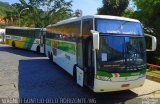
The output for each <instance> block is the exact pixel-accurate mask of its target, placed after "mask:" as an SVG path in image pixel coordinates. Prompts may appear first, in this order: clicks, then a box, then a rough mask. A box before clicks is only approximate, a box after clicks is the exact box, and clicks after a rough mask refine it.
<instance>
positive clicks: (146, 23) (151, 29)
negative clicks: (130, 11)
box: [133, 0, 160, 65]
mask: <svg viewBox="0 0 160 104" xmlns="http://www.w3.org/2000/svg"><path fill="white" fill-rule="evenodd" d="M134 3H135V5H136V6H137V10H136V11H135V12H134V15H133V17H134V18H136V19H139V20H140V21H141V22H142V24H143V27H144V32H145V33H148V34H151V35H154V36H156V37H157V40H158V41H157V42H158V44H157V50H156V52H148V53H147V56H148V57H147V58H148V62H149V63H154V64H158V65H160V54H159V53H160V18H159V17H160V0H134ZM147 43H148V42H147ZM153 54H154V55H153Z"/></svg>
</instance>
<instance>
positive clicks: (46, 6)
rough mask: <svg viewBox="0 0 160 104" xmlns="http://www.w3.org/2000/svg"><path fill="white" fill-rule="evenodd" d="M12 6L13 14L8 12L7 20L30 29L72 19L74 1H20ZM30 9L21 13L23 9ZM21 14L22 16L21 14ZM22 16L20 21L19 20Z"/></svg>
mask: <svg viewBox="0 0 160 104" xmlns="http://www.w3.org/2000/svg"><path fill="white" fill-rule="evenodd" d="M19 1H20V3H15V4H12V5H11V8H12V10H13V11H12V12H6V11H5V13H6V16H5V18H11V17H12V18H13V19H14V20H15V21H14V25H18V22H19V20H20V23H21V26H28V27H46V26H47V25H49V24H52V23H55V22H57V21H60V20H63V19H67V18H69V17H71V16H72V15H71V13H72V9H71V6H72V1H67V2H66V1H65V0H28V2H26V0H19ZM25 8H29V10H25V11H23V12H21V11H22V10H23V9H25ZM20 12H21V14H20ZM19 15H20V19H19Z"/></svg>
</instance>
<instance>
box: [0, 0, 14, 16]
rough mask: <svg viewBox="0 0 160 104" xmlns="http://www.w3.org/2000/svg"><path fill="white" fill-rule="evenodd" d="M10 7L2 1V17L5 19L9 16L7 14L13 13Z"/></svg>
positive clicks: (0, 14)
mask: <svg viewBox="0 0 160 104" xmlns="http://www.w3.org/2000/svg"><path fill="white" fill-rule="evenodd" d="M11 10H12V9H11V8H10V5H9V4H8V3H5V2H1V1H0V17H5V16H6V15H7V14H6V12H8V11H11Z"/></svg>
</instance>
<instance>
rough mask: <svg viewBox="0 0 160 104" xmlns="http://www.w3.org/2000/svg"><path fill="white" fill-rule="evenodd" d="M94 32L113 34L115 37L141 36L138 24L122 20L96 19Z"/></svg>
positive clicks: (140, 27)
mask: <svg viewBox="0 0 160 104" xmlns="http://www.w3.org/2000/svg"><path fill="white" fill-rule="evenodd" d="M96 31H98V32H99V33H112V34H114V33H115V34H117V35H118V34H119V35H122V34H123V35H125V34H130V35H138V36H142V35H143V31H142V26H141V24H140V23H139V22H130V21H124V20H111V19H96Z"/></svg>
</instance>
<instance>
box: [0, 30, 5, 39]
mask: <svg viewBox="0 0 160 104" xmlns="http://www.w3.org/2000/svg"><path fill="white" fill-rule="evenodd" d="M4 35H5V29H0V42H4Z"/></svg>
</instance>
